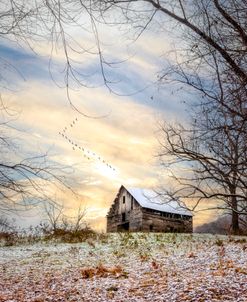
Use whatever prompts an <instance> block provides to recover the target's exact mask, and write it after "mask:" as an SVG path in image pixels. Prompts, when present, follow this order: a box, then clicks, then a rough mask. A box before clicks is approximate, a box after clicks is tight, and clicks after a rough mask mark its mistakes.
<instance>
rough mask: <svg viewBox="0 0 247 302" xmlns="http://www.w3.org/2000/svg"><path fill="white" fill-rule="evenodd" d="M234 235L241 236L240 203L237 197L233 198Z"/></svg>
mask: <svg viewBox="0 0 247 302" xmlns="http://www.w3.org/2000/svg"><path fill="white" fill-rule="evenodd" d="M231 204H232V233H233V234H234V235H239V233H240V229H239V214H238V202H237V198H236V197H235V196H233V197H232V202H231Z"/></svg>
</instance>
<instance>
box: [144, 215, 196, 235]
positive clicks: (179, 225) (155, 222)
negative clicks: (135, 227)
mask: <svg viewBox="0 0 247 302" xmlns="http://www.w3.org/2000/svg"><path fill="white" fill-rule="evenodd" d="M142 231H144V232H148V231H152V232H178V233H179V232H180V233H192V231H193V226H192V218H191V219H190V220H182V219H176V218H168V217H162V216H159V215H155V214H152V213H149V212H146V211H145V209H143V221H142Z"/></svg>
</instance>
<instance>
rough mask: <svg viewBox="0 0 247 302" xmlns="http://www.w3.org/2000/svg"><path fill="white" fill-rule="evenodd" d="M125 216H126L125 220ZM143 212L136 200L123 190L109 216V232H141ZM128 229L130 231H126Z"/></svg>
mask: <svg viewBox="0 0 247 302" xmlns="http://www.w3.org/2000/svg"><path fill="white" fill-rule="evenodd" d="M123 214H124V215H125V217H124V220H123ZM141 224H142V210H141V207H140V205H139V204H138V203H137V202H136V201H135V200H134V198H133V197H132V196H131V195H130V194H129V193H128V192H127V191H126V190H125V188H122V189H121V191H120V192H119V195H118V198H117V199H116V200H115V202H114V205H113V206H112V208H111V209H110V211H109V213H108V215H107V232H117V231H123V230H126V231H127V230H129V231H132V232H137V231H140V230H141ZM125 228H128V229H125Z"/></svg>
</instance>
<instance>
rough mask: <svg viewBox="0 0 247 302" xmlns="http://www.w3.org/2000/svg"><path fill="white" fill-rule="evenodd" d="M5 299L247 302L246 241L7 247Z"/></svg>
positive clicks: (133, 239)
mask: <svg viewBox="0 0 247 302" xmlns="http://www.w3.org/2000/svg"><path fill="white" fill-rule="evenodd" d="M0 301H1V302H2V301H8V302H10V301H11V302H14V301H20V302H24V301H28V302H44V301H54V302H58V301H67V302H70V301H83V302H87V301H92V302H97V301H99V302H100V301H101V302H103V301H112V302H117V301H118V302H121V301H122V302H129V301H150V302H151V301H152V302H156V301H157V302H158V301H169V302H173V301H174V302H175V301H196V302H202V301H210V302H212V301H234V302H237V301H239V302H240V301H241V302H244V301H245V302H247V243H246V240H245V238H244V237H242V238H241V237H227V236H213V235H190V234H187V235H183V234H177V235H176V234H142V233H139V234H112V235H108V236H100V237H99V238H98V239H88V240H87V241H86V242H83V243H77V244H64V243H51V242H50V243H47V242H46V243H36V244H33V245H31V244H30V245H19V246H12V247H1V248H0Z"/></svg>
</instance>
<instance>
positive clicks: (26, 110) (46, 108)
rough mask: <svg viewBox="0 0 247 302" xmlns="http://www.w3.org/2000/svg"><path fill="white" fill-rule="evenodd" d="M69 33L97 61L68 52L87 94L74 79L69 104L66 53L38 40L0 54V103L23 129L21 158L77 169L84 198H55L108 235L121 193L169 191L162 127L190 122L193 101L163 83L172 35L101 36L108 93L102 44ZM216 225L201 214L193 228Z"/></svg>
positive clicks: (74, 176)
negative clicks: (39, 157)
mask: <svg viewBox="0 0 247 302" xmlns="http://www.w3.org/2000/svg"><path fill="white" fill-rule="evenodd" d="M71 34H73V35H76V37H77V40H78V41H80V43H82V44H83V47H84V48H85V49H90V53H83V54H81V53H79V52H71V53H70V55H71V60H73V63H72V65H73V67H74V68H75V70H76V71H77V72H78V74H77V78H78V79H79V80H80V81H81V83H80V84H83V85H78V84H77V83H76V82H75V81H73V80H72V79H71V80H70V82H69V84H70V89H69V98H68V94H67V90H66V88H65V83H66V80H65V76H66V72H65V66H66V65H65V57H64V53H63V48H62V47H61V48H59V47H57V49H53V50H52V51H51V44H50V43H45V42H44V41H39V43H38V42H35V43H33V44H32V45H31V46H32V48H34V49H33V50H31V49H30V47H28V46H27V45H26V44H25V43H24V44H23V43H22V44H21V45H20V44H19V45H18V44H17V43H15V42H11V41H9V40H3V41H2V44H1V46H0V57H1V64H2V66H3V68H4V73H3V75H4V76H3V77H2V80H1V81H2V86H4V87H5V89H3V93H2V98H3V101H4V103H5V104H7V105H8V107H9V108H11V109H12V110H15V112H16V114H15V115H14V116H13V117H11V118H10V119H11V122H10V123H11V125H13V126H15V127H16V128H17V129H18V131H16V132H14V133H13V136H15V137H16V136H18V146H19V147H18V148H19V152H20V154H23V156H25V155H32V154H42V153H46V152H48V156H49V158H50V160H52V161H54V162H56V163H58V164H62V165H67V166H70V167H72V169H73V170H71V173H70V174H69V175H68V176H67V177H68V178H69V183H70V185H71V186H72V187H73V189H75V190H76V191H77V192H78V193H79V194H80V196H81V197H80V198H75V197H74V196H72V195H71V193H70V192H63V193H61V192H54V195H56V198H57V199H58V200H59V201H61V203H63V204H64V206H65V207H66V210H67V211H68V212H70V213H73V211H74V210H75V209H76V208H77V207H78V206H79V205H80V204H82V205H83V206H85V207H86V208H87V219H88V220H89V222H90V223H91V224H92V226H93V227H95V228H96V229H100V230H104V228H105V222H106V221H105V215H106V213H107V211H108V209H109V207H110V205H111V203H112V201H113V199H114V196H115V194H116V193H117V190H118V188H119V187H120V186H121V184H124V185H127V186H131V187H145V188H152V187H153V188H155V187H156V186H157V185H160V184H161V182H162V185H163V186H166V182H167V183H168V182H169V178H168V175H167V174H166V171H164V170H162V169H161V168H160V166H159V162H158V159H157V157H156V155H157V153H158V151H159V144H158V141H157V137H158V123H159V122H160V121H162V120H165V121H179V122H182V121H186V118H187V113H186V107H185V104H184V102H188V101H190V97H191V96H188V95H186V94H185V93H178V92H176V89H177V88H176V87H174V86H172V85H171V86H168V85H167V86H164V87H159V86H158V85H157V84H156V81H157V75H158V74H159V72H160V71H161V69H162V67H163V66H165V64H167V62H168V61H169V59H168V56H167V54H168V53H169V51H170V50H171V49H172V48H173V46H174V45H173V44H174V41H172V39H171V37H170V35H169V34H167V33H164V32H162V33H157V32H154V31H147V32H145V33H144V34H143V35H142V36H141V37H140V38H139V39H138V40H137V41H135V42H133V40H131V36H130V37H128V36H126V35H123V36H122V35H119V36H118V35H117V32H116V29H114V28H110V29H109V28H103V27H101V28H100V30H99V37H100V41H101V43H102V45H103V46H102V47H103V53H104V55H105V58H106V59H107V60H108V61H111V62H115V63H118V64H114V65H112V66H111V67H107V66H104V67H105V70H104V71H105V75H106V77H107V79H109V80H110V82H111V83H109V87H110V89H109V88H108V87H106V85H104V83H103V78H102V70H101V66H100V61H99V57H98V55H97V54H95V53H96V52H97V51H96V48H95V37H94V35H93V34H91V35H90V33H88V32H84V31H79V30H78V29H73V30H72V29H71ZM120 61H122V63H119V62H120ZM71 103H72V104H73V106H74V107H75V108H76V109H75V108H73V106H71ZM85 115H87V117H86V116H85ZM66 137H67V139H66ZM76 145H77V146H76ZM39 213H40V211H38V214H39ZM36 214H37V213H36ZM40 216H41V214H40V215H38V216H37V217H40ZM37 217H33V213H31V214H30V213H29V214H27V215H26V216H25V218H21V219H22V223H23V224H24V225H28V224H30V223H34V222H36V221H37V220H38V219H39V218H37ZM208 219H209V216H208V213H206V212H203V213H199V214H196V216H195V219H194V224H195V225H198V224H200V223H202V222H204V221H206V220H208ZM24 220H25V221H24Z"/></svg>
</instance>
